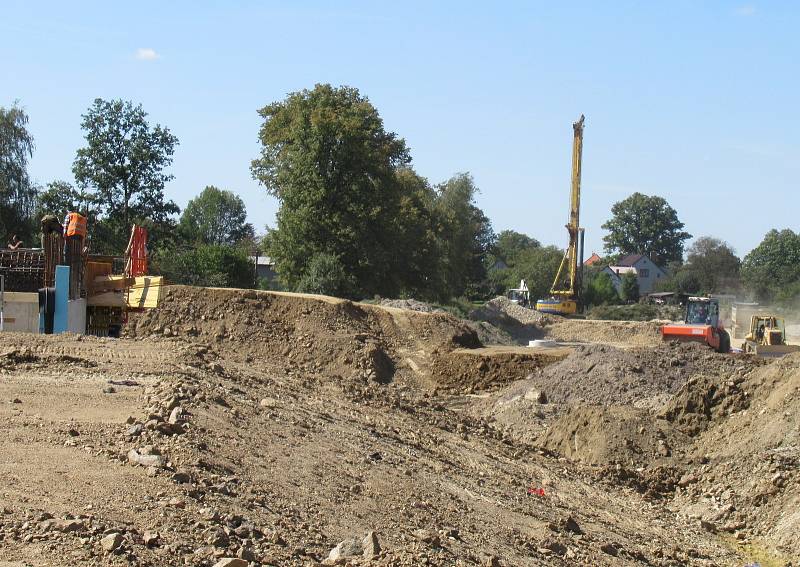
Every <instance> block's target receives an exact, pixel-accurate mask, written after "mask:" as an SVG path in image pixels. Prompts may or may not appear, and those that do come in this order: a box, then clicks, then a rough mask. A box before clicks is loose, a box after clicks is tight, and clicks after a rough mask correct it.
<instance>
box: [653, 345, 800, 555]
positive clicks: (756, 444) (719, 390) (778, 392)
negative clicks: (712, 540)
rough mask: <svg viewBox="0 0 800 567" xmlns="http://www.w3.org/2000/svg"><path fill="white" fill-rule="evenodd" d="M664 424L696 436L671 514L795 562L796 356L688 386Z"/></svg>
mask: <svg viewBox="0 0 800 567" xmlns="http://www.w3.org/2000/svg"><path fill="white" fill-rule="evenodd" d="M667 417H670V418H672V419H674V420H675V422H676V425H677V426H678V427H681V428H686V429H688V430H689V431H690V432H692V433H693V434H695V435H696V437H695V439H694V444H693V446H692V451H693V453H694V460H695V462H699V463H701V465H700V466H698V467H696V468H694V469H693V470H691V471H690V472H688V473H687V474H686V475H685V478H684V482H683V484H684V488H683V489H682V490H680V491H679V492H678V493H677V494H676V496H675V503H674V506H675V508H676V509H678V510H680V512H681V513H682V514H684V515H686V516H689V517H697V518H700V519H702V520H703V521H706V522H708V523H710V524H712V525H714V526H716V528H717V529H719V530H720V531H725V532H736V533H737V534H740V535H739V537H741V538H745V539H750V538H758V539H760V540H761V541H766V542H768V543H769V544H770V545H771V546H774V547H775V548H777V549H779V550H780V551H782V552H783V553H785V554H786V556H787V558H788V557H795V558H796V557H798V556H800V514H798V513H797V512H796V509H797V502H798V501H800V484H798V481H800V476H798V470H800V432H799V431H800V430H799V429H798V422H799V421H800V354H793V355H789V356H786V357H784V358H782V359H779V360H776V361H773V362H771V363H769V364H764V365H762V367H761V368H759V369H757V370H755V371H754V372H751V373H749V374H748V375H746V376H744V377H742V376H738V377H737V376H732V377H730V378H729V379H727V380H726V379H725V378H724V377H720V378H716V379H713V378H710V377H702V378H701V379H698V380H693V381H691V382H689V383H687V384H686V386H685V388H684V389H683V390H682V391H681V392H680V394H679V395H678V396H677V397H676V399H675V401H674V403H672V404H671V405H670V406H668V408H667Z"/></svg>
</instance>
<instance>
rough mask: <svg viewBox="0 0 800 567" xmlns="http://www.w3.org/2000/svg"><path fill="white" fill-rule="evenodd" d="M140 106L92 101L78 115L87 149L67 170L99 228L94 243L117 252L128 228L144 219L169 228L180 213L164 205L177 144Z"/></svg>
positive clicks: (100, 100) (166, 203) (121, 246)
mask: <svg viewBox="0 0 800 567" xmlns="http://www.w3.org/2000/svg"><path fill="white" fill-rule="evenodd" d="M146 118H147V113H146V112H145V111H144V110H143V109H142V106H141V105H135V106H134V105H133V104H132V103H131V102H127V101H122V100H111V101H105V100H103V99H100V98H98V99H95V101H94V103H93V104H92V106H91V107H89V110H88V111H87V112H86V114H84V115H83V121H82V122H81V128H83V130H84V132H85V137H86V146H85V147H83V148H80V149H79V150H78V153H77V156H76V158H75V162H74V163H73V166H72V171H73V173H74V174H75V180H76V181H77V182H78V185H79V186H80V187H81V188H82V189H86V190H88V191H89V192H90V197H91V200H92V202H93V203H94V204H95V205H96V207H97V212H98V215H99V216H100V217H101V221H102V224H103V227H102V229H103V230H101V231H100V232H101V234H99V235H97V236H100V237H99V238H97V237H96V238H95V242H96V244H99V245H100V246H101V247H105V248H106V249H107V251H110V252H117V253H119V252H121V251H122V250H123V249H124V248H125V246H126V244H127V239H128V235H129V233H130V228H131V225H132V224H133V223H134V222H142V221H143V220H145V219H149V220H150V221H152V222H153V223H155V224H157V225H164V224H169V222H170V216H171V215H173V214H175V213H177V212H178V211H179V209H178V206H177V205H176V204H175V203H173V202H172V201H168V200H165V198H164V186H165V184H166V183H167V182H168V181H170V180H171V179H172V177H173V176H172V175H170V174H167V173H165V171H164V170H165V169H166V168H167V167H169V165H170V164H172V156H173V154H174V153H175V147H176V146H177V145H178V139H177V138H176V137H175V136H174V135H173V134H172V133H171V132H170V131H169V129H167V128H164V127H162V126H160V125H156V126H155V127H151V126H150V124H148V122H147V120H146Z"/></svg>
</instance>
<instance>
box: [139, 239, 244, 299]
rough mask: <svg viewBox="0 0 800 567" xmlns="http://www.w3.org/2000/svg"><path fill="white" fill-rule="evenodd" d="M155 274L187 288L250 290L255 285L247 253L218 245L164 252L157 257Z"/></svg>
mask: <svg viewBox="0 0 800 567" xmlns="http://www.w3.org/2000/svg"><path fill="white" fill-rule="evenodd" d="M154 271H157V272H159V273H160V274H161V275H163V276H164V277H166V278H167V280H169V281H171V282H174V283H178V284H184V285H195V286H203V287H239V288H251V287H253V285H254V284H255V275H254V269H253V265H252V264H251V262H250V259H249V258H248V257H247V254H246V253H245V252H244V251H243V250H239V249H237V248H233V247H231V246H220V245H216V244H211V245H200V246H198V247H197V248H192V249H188V250H167V251H164V252H161V253H159V254H157V255H156V257H155V262H154Z"/></svg>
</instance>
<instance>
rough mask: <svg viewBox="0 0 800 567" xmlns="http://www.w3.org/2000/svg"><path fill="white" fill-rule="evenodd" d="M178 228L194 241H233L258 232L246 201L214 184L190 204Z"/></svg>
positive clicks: (251, 236) (236, 241)
mask: <svg viewBox="0 0 800 567" xmlns="http://www.w3.org/2000/svg"><path fill="white" fill-rule="evenodd" d="M178 228H179V230H180V231H181V233H182V234H183V235H184V236H185V238H187V239H188V240H189V241H192V242H199V243H203V244H228V245H233V244H236V243H238V242H241V241H242V240H245V239H251V238H253V237H254V235H255V231H254V230H253V225H251V224H250V223H248V222H247V209H246V208H245V206H244V201H242V199H241V198H240V197H239V196H238V195H236V194H234V193H233V192H231V191H223V190H221V189H218V188H216V187H214V186H213V185H210V186H208V187H206V188H205V189H203V191H202V193H200V194H199V195H198V196H197V197H195V198H194V199H191V200H190V201H189V203H188V204H187V205H186V209H184V211H183V214H182V215H181V220H180V223H179V224H178Z"/></svg>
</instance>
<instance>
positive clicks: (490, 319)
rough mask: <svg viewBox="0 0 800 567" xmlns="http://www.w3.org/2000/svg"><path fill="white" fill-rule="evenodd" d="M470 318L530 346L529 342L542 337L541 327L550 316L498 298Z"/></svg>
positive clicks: (472, 313) (473, 312)
mask: <svg viewBox="0 0 800 567" xmlns="http://www.w3.org/2000/svg"><path fill="white" fill-rule="evenodd" d="M469 318H470V319H471V320H473V321H480V322H484V323H487V324H490V325H492V326H494V327H496V328H498V329H500V330H501V331H502V332H503V333H506V334H508V335H509V336H510V337H512V338H513V340H514V341H516V342H517V343H518V344H528V341H530V340H534V339H538V338H541V337H542V330H541V327H540V325H541V323H542V322H544V321H546V320H547V319H548V316H547V315H544V314H542V313H539V312H538V311H536V310H534V309H527V308H525V307H521V306H519V305H517V304H516V303H512V302H511V301H509V300H508V299H507V298H505V297H496V298H495V299H492V300H491V301H489V302H487V303H486V304H485V305H484V306H483V307H480V308H478V309H474V310H472V311H471V312H470V314H469Z"/></svg>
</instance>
